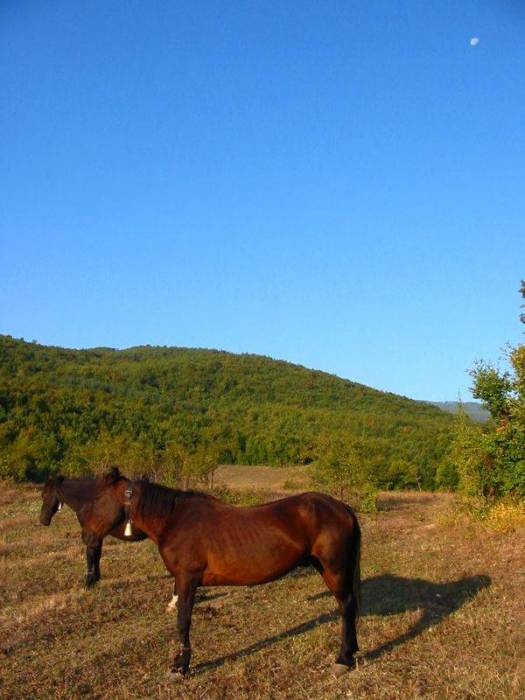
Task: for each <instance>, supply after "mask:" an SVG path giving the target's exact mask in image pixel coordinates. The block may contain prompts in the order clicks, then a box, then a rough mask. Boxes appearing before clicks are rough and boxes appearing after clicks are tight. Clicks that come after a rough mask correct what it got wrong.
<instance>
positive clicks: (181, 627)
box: [170, 573, 200, 675]
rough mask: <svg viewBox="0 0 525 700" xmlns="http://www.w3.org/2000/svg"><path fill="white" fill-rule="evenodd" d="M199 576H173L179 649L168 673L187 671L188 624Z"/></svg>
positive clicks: (188, 662)
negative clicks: (175, 592)
mask: <svg viewBox="0 0 525 700" xmlns="http://www.w3.org/2000/svg"><path fill="white" fill-rule="evenodd" d="M199 582H200V581H199V578H198V577H196V576H195V575H191V574H187V573H184V574H180V575H177V576H176V577H175V587H176V591H177V595H178V601H177V632H178V636H179V651H178V653H177V654H176V656H175V658H174V660H173V666H172V667H171V669H170V674H172V675H174V674H182V675H185V674H186V673H188V671H189V668H190V659H191V645H190V626H191V614H192V612H193V602H194V600H195V591H196V590H197V587H198V585H199Z"/></svg>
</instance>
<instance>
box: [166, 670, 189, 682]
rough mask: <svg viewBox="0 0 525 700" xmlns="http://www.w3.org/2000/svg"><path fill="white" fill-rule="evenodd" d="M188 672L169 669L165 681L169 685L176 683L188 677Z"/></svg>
mask: <svg viewBox="0 0 525 700" xmlns="http://www.w3.org/2000/svg"><path fill="white" fill-rule="evenodd" d="M188 670H189V669H186V670H184V669H182V668H170V669H168V671H167V672H166V680H167V681H169V682H170V683H177V682H178V681H181V680H183V679H184V678H185V676H187V675H188Z"/></svg>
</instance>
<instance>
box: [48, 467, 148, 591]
mask: <svg viewBox="0 0 525 700" xmlns="http://www.w3.org/2000/svg"><path fill="white" fill-rule="evenodd" d="M62 503H65V504H66V505H68V506H69V507H70V508H71V509H72V510H74V511H75V513H76V516H77V518H78V522H79V523H80V525H81V527H82V540H83V542H84V544H85V545H86V559H87V575H86V586H88V587H90V586H93V585H94V584H95V583H96V582H97V581H99V580H100V556H101V554H102V541H103V539H104V537H106V535H112V536H113V537H116V538H117V539H119V540H125V541H126V542H137V541H138V540H144V539H146V537H147V535H145V534H144V533H143V532H141V531H140V530H139V529H138V528H136V527H133V528H132V532H131V534H130V535H125V534H124V531H125V527H126V522H125V520H126V518H125V513H124V508H123V507H122V506H121V505H120V504H118V503H117V502H116V501H115V499H113V498H110V497H109V494H108V493H107V483H106V481H105V480H104V479H93V478H82V479H66V478H65V477H63V476H56V477H55V478H53V479H49V480H48V481H47V483H46V484H45V485H44V488H43V489H42V508H41V510H40V522H41V523H42V525H50V524H51V520H52V518H53V516H54V515H55V513H56V512H57V510H59V508H60V507H61V505H62Z"/></svg>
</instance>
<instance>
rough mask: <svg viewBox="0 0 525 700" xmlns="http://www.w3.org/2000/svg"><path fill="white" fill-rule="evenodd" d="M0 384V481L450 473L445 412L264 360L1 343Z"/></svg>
mask: <svg viewBox="0 0 525 700" xmlns="http://www.w3.org/2000/svg"><path fill="white" fill-rule="evenodd" d="M0 380H1V381H0V475H3V476H6V477H9V478H14V479H17V480H28V479H29V480H41V479H43V478H45V477H46V476H48V475H50V474H54V473H56V472H58V471H61V472H62V473H64V474H67V475H76V474H81V473H82V474H85V473H89V472H93V471H98V470H100V469H101V468H103V467H104V466H105V465H107V464H109V463H113V464H119V465H121V466H122V467H123V468H125V469H127V470H128V471H129V472H134V473H137V472H141V471H147V472H149V473H151V474H153V475H154V476H155V477H156V478H159V479H162V480H164V481H165V482H166V483H171V484H175V483H179V484H181V483H182V484H185V483H189V481H190V480H191V479H194V480H195V479H197V480H200V481H202V482H207V483H211V482H212V480H213V474H214V471H215V468H216V466H217V464H219V463H233V464H235V463H238V464H248V465H249V464H270V465H280V464H287V465H289V464H310V463H311V464H313V465H314V468H315V465H318V466H319V469H317V472H318V473H319V474H321V472H324V473H325V477H326V478H325V481H329V478H328V476H327V475H330V474H338V476H337V479H339V480H341V478H342V476H340V473H341V474H342V473H343V472H344V474H346V475H347V478H348V479H353V480H354V481H355V482H357V481H360V482H363V483H367V484H371V485H373V487H374V488H423V489H434V488H439V487H442V486H443V485H444V483H445V482H446V478H445V482H444V481H443V475H445V477H446V475H447V473H448V472H449V471H450V469H451V468H452V467H451V463H450V459H451V457H450V455H451V445H452V439H453V425H454V418H453V417H452V416H450V415H448V414H445V413H443V412H442V411H440V410H439V409H438V408H435V407H434V406H431V405H430V404H426V403H424V402H418V401H413V400H410V399H407V398H405V397H401V396H397V395H395V394H391V393H387V392H381V391H377V390H374V389H371V388H369V387H366V386H364V385H361V384H357V383H355V382H351V381H347V380H343V379H340V378H338V377H335V376H333V375H329V374H326V373H323V372H319V371H314V370H309V369H306V368H304V367H301V366H298V365H293V364H290V363H287V362H281V361H276V360H272V359H270V358H267V357H261V356H256V355H235V354H232V353H226V352H221V351H215V350H201V349H189V348H167V347H138V348H130V349H127V350H118V351H117V350H112V349H110V348H95V349H90V350H67V349H63V348H56V347H48V346H42V345H39V344H38V343H36V342H32V343H28V342H25V341H24V340H17V339H14V338H11V337H9V336H0ZM357 465H358V466H359V470H357ZM334 478H335V477H334ZM345 478H346V477H345Z"/></svg>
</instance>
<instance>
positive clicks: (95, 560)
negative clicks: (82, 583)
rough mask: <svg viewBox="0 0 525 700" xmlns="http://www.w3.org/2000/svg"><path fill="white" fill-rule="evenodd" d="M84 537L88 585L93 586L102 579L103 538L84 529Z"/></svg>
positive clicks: (88, 586)
mask: <svg viewBox="0 0 525 700" xmlns="http://www.w3.org/2000/svg"><path fill="white" fill-rule="evenodd" d="M82 539H83V540H84V543H85V545H86V563H87V574H86V587H87V588H91V586H94V585H95V583H97V581H99V580H100V556H101V554H102V540H101V539H98V538H97V537H96V536H95V535H93V534H92V533H90V532H86V531H83V532H82Z"/></svg>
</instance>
